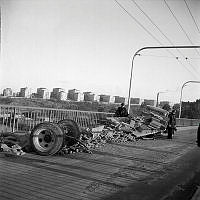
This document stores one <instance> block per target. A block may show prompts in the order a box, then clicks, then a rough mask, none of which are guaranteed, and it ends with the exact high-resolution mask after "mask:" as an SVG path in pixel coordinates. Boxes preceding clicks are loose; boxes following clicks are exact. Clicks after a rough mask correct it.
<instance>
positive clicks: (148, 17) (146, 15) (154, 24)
mask: <svg viewBox="0 0 200 200" xmlns="http://www.w3.org/2000/svg"><path fill="white" fill-rule="evenodd" d="M131 1H132V3H134V4H135V6H136V7H137V8H138V9H139V10H140V11H141V12H142V13H143V14H144V15H145V17H146V18H147V19H148V20H149V21H150V22H151V24H153V26H154V27H156V28H157V30H158V31H159V32H160V33H161V34H162V35H163V36H164V37H165V39H166V40H167V41H168V42H169V43H170V44H171V45H172V46H174V44H173V42H172V41H171V40H170V39H169V37H167V36H166V34H165V33H164V32H163V31H162V30H161V29H160V28H159V26H158V25H156V23H155V22H154V21H153V20H152V19H151V17H150V16H149V15H148V14H147V13H146V12H145V11H144V10H143V9H142V8H141V7H140V6H139V5H138V3H137V2H136V1H135V0H131ZM176 50H177V51H178V52H179V53H180V54H181V56H182V57H183V58H184V59H185V60H186V62H187V63H188V64H189V65H190V66H191V67H192V68H193V70H194V71H195V72H196V73H198V72H197V71H196V69H195V67H194V66H193V65H191V63H189V62H188V59H187V57H186V56H185V55H184V54H183V53H182V52H181V51H180V49H177V48H176ZM171 54H172V53H171ZM173 56H174V57H176V56H175V55H174V54H173ZM176 59H177V57H176ZM199 75H200V74H199Z"/></svg>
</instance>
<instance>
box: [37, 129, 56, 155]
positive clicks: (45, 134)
mask: <svg viewBox="0 0 200 200" xmlns="http://www.w3.org/2000/svg"><path fill="white" fill-rule="evenodd" d="M56 142H57V137H56V134H55V133H54V132H53V131H52V130H50V129H40V130H37V131H35V133H34V138H33V143H34V146H35V147H36V148H37V149H38V150H39V151H41V152H45V151H49V150H50V149H52V148H54V147H55V144H56Z"/></svg>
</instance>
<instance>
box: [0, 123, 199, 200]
mask: <svg viewBox="0 0 200 200" xmlns="http://www.w3.org/2000/svg"><path fill="white" fill-rule="evenodd" d="M196 130H197V127H187V128H179V130H178V131H177V132H176V133H175V136H174V138H173V139H172V140H169V139H166V137H165V136H162V137H158V138H156V139H155V140H139V141H135V142H130V143H112V144H106V145H105V146H103V147H101V148H99V149H96V150H95V151H93V153H92V154H87V153H77V154H72V155H67V156H65V157H61V156H39V155H33V154H26V155H24V156H21V157H19V156H18V157H17V156H10V157H6V156H5V155H4V154H0V199H1V200H7V199H13V200H37V199H41V200H43V199H46V200H55V199H56V200H57V199H58V200H59V199H60V200H68V199H75V200H76V199H82V200H83V199H84V200H88V199H106V200H110V199H124V200H129V199H131V200H134V199H136V200H140V199H141V200H145V199H147V200H151V199H152V200H155V199H164V200H168V199H182V200H184V199H191V198H192V197H193V198H196V197H198V180H199V183H200V172H199V171H200V159H199V158H200V148H198V147H197V146H196ZM195 196H196V197H195Z"/></svg>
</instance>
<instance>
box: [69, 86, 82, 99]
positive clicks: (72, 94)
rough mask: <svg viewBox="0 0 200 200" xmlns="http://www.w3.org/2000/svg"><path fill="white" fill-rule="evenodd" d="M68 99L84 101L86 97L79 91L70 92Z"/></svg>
mask: <svg viewBox="0 0 200 200" xmlns="http://www.w3.org/2000/svg"><path fill="white" fill-rule="evenodd" d="M67 99H69V100H72V101H83V99H84V95H83V94H82V93H81V92H80V91H79V90H77V89H72V90H68V94H67Z"/></svg>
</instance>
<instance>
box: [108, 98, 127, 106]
mask: <svg viewBox="0 0 200 200" xmlns="http://www.w3.org/2000/svg"><path fill="white" fill-rule="evenodd" d="M125 100H126V98H125V97H120V96H114V97H112V98H111V99H110V102H112V103H118V104H120V103H125Z"/></svg>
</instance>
